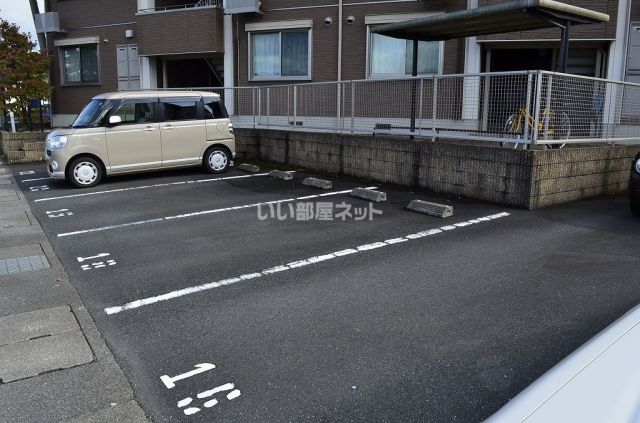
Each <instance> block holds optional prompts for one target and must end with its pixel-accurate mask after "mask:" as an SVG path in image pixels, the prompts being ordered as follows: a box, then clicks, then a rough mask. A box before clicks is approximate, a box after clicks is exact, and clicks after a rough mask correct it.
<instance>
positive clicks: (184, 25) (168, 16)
mask: <svg viewBox="0 0 640 423" xmlns="http://www.w3.org/2000/svg"><path fill="white" fill-rule="evenodd" d="M223 16H224V14H223V11H222V9H218V8H204V9H203V8H198V9H194V8H191V9H185V10H179V11H172V12H160V13H149V14H141V15H138V16H137V18H138V31H139V36H138V40H139V48H140V54H141V55H158V54H181V53H186V52H190V53H198V52H219V53H223V52H224V39H223V32H222V29H223V27H222V25H223V23H222V17H223Z"/></svg>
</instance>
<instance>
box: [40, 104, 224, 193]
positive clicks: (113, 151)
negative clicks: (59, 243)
mask: <svg viewBox="0 0 640 423" xmlns="http://www.w3.org/2000/svg"><path fill="white" fill-rule="evenodd" d="M45 148H46V153H45V157H46V160H47V170H48V172H49V175H50V176H52V177H53V178H56V179H67V180H68V181H69V182H70V183H71V184H73V185H75V186H76V187H81V188H82V187H84V188H88V187H92V186H95V185H97V184H98V183H99V182H100V180H101V179H102V178H103V177H104V176H105V175H116V174H123V173H132V172H143V171H152V170H158V169H167V168H176V167H186V166H203V167H204V168H205V170H207V171H208V172H210V173H222V172H224V171H225V170H227V168H228V167H229V164H230V162H231V161H232V160H233V158H234V156H235V139H234V136H233V126H232V125H231V121H230V120H229V116H228V115H227V111H226V109H225V107H224V104H223V102H222V101H221V100H220V96H218V95H217V94H212V93H209V92H197V91H180V92H178V91H169V92H167V91H165V92H159V91H138V92H117V93H107V94H101V95H99V96H96V97H94V98H93V99H91V101H90V102H89V104H87V105H86V106H85V108H84V109H83V110H82V112H81V113H80V114H79V115H78V117H77V118H76V120H75V121H74V122H73V124H72V125H71V126H70V127H69V128H65V129H58V130H55V131H53V132H51V133H50V134H49V136H48V137H47V140H46V147H45Z"/></svg>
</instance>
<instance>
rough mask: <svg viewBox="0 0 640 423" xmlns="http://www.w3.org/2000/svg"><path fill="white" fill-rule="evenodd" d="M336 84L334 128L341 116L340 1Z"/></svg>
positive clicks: (339, 5) (339, 7) (339, 8)
mask: <svg viewBox="0 0 640 423" xmlns="http://www.w3.org/2000/svg"><path fill="white" fill-rule="evenodd" d="M336 80H337V81H338V84H337V86H336V90H337V93H336V94H337V95H336V98H337V104H336V111H337V114H336V127H338V125H339V123H340V117H341V115H342V110H341V104H342V98H341V94H342V84H341V83H340V81H342V0H339V1H338V77H337V78H336Z"/></svg>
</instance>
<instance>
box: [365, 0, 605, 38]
mask: <svg viewBox="0 0 640 423" xmlns="http://www.w3.org/2000/svg"><path fill="white" fill-rule="evenodd" d="M608 21H609V15H607V14H604V13H599V12H595V11H593V10H589V9H585V8H582V7H577V6H572V5H569V4H565V3H561V2H558V1H554V0H514V1H509V2H507V3H500V4H495V5H491V6H483V7H478V8H475V9H468V10H461V11H457V12H449V13H443V14H441V15H434V16H428V17H424V18H418V19H412V20H409V21H405V22H398V23H391V24H385V25H380V26H375V27H373V28H372V31H373V32H376V33H378V34H382V35H387V36H390V37H394V38H403V39H408V40H412V39H413V40H424V41H441V40H450V39H453V38H463V37H473V36H477V35H490V34H503V33H507V32H514V31H529V30H533V29H543V28H553V27H556V26H564V25H565V24H566V23H567V22H568V23H570V24H571V26H573V25H581V24H592V23H602V22H608Z"/></svg>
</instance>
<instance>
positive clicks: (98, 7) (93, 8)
mask: <svg viewBox="0 0 640 423" xmlns="http://www.w3.org/2000/svg"><path fill="white" fill-rule="evenodd" d="M51 11H54V12H58V13H59V14H60V27H61V28H62V29H65V30H66V31H67V32H66V33H59V34H52V35H49V40H48V44H49V46H50V50H49V53H50V54H51V56H52V71H53V82H54V88H53V92H52V100H53V113H55V114H77V113H79V112H80V110H81V109H82V107H83V106H84V105H85V104H86V103H87V102H88V101H89V99H90V98H91V97H93V96H95V95H97V94H100V93H104V92H108V91H115V90H117V88H118V71H117V59H116V45H119V44H136V43H137V35H138V34H137V28H136V24H135V23H131V22H135V21H136V16H135V13H136V11H137V3H136V2H135V1H132V0H111V1H87V0H52V1H51ZM112 24H119V25H116V26H104V27H100V28H86V27H89V26H95V25H112ZM83 27H85V29H81V28H83ZM127 29H132V30H133V31H134V37H133V38H126V37H125V30H127ZM95 36H98V37H100V45H99V47H98V48H99V53H98V54H99V56H100V59H99V60H100V83H99V85H95V84H94V85H79V86H60V79H61V78H60V58H59V57H58V50H57V48H55V47H53V45H54V44H53V43H54V40H61V39H65V38H78V37H95Z"/></svg>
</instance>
